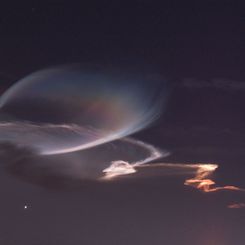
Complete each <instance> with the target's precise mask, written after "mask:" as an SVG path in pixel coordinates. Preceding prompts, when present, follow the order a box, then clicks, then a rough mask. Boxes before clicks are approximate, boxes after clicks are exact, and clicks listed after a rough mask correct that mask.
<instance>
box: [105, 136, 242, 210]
mask: <svg viewBox="0 0 245 245" xmlns="http://www.w3.org/2000/svg"><path fill="white" fill-rule="evenodd" d="M123 140H125V141H127V142H130V143H131V144H135V145H137V146H141V147H143V148H145V149H146V150H147V151H148V152H149V156H148V157H146V158H145V159H142V160H139V161H137V162H133V163H128V162H125V161H122V160H118V161H113V162H112V163H111V165H110V166H109V167H107V168H106V169H104V170H103V173H104V174H105V175H104V177H103V178H102V179H104V180H108V179H114V178H116V177H118V176H120V175H128V174H133V173H136V172H137V170H138V169H139V170H140V169H141V168H147V167H149V168H150V167H152V168H153V167H159V168H172V169H174V170H175V171H176V172H178V173H182V174H194V177H192V178H188V179H186V180H185V182H184V185H186V186H191V187H194V188H196V189H198V190H201V191H202V192H216V191H220V190H230V191H245V189H243V188H239V187H236V186H232V185H226V186H221V187H215V185H216V183H215V181H214V180H212V179H211V175H212V174H213V173H214V171H215V170H216V169H217V168H218V167H219V166H218V165H217V164H211V163H199V164H185V163H149V162H151V161H154V160H157V159H159V158H163V157H166V156H168V155H169V154H170V153H169V152H166V151H165V152H164V151H160V150H159V149H157V148H155V147H154V146H152V145H150V144H146V143H144V142H142V141H138V140H134V139H132V138H124V139H123ZM227 207H228V208H245V203H234V204H230V205H228V206H227Z"/></svg>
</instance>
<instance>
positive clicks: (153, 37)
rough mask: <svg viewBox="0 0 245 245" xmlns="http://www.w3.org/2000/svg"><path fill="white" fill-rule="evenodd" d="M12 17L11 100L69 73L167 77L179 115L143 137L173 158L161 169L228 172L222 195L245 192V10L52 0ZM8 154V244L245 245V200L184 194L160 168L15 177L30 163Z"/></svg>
mask: <svg viewBox="0 0 245 245" xmlns="http://www.w3.org/2000/svg"><path fill="white" fill-rule="evenodd" d="M0 12H1V15H0V36H1V39H0V54H1V55H0V91H1V93H2V92H4V91H5V90H6V89H7V88H8V87H9V86H10V85H12V84H13V83H14V82H16V81H17V80H19V79H20V78H22V77H23V76H25V75H27V74H29V73H31V72H33V71H35V70H38V69H42V68H45V67H49V66H53V65H59V64H68V63H74V62H81V63H89V64H90V65H91V64H92V65H93V64H96V65H97V64H101V65H111V64H114V65H116V66H117V67H122V68H124V67H131V69H132V67H135V69H137V71H139V70H140V69H146V68H147V69H149V70H150V71H156V72H158V73H160V74H161V75H162V76H164V77H165V78H166V80H168V81H169V84H170V87H171V94H170V96H169V100H168V103H167V107H166V109H165V112H164V113H163V115H162V117H161V118H160V119H159V120H158V121H157V122H155V123H154V124H153V125H152V126H151V127H149V128H147V129H145V130H143V131H141V132H139V133H137V134H135V135H134V136H135V138H137V139H140V140H144V141H146V142H148V143H151V144H153V145H155V146H156V147H159V148H163V149H167V150H169V151H170V152H171V153H172V154H171V155H170V156H169V157H167V158H165V159H163V160H161V162H165V161H166V162H171V163H196V162H204V163H206V162H211V163H217V164H219V168H218V169H217V171H216V172H215V173H214V175H213V178H212V179H215V181H216V182H217V184H218V185H219V186H224V185H235V186H239V187H245V180H244V173H245V165H244V158H245V153H244V147H245V129H244V123H245V113H244V105H245V71H244V61H245V60H244V57H245V56H244V55H245V32H244V25H245V13H244V8H243V5H242V2H239V1H227V0H226V1H219V0H216V1H209V0H207V1H169V2H168V1H147V0H138V1H92V2H91V3H90V4H82V3H80V4H78V3H77V4H73V3H71V2H70V1H50V3H48V4H46V3H33V4H24V3H18V4H15V5H9V6H5V7H1V10H0ZM0 137H1V135H0ZM6 153H7V154H6ZM0 156H1V164H2V166H1V168H0V170H1V171H0V180H1V185H0V195H1V202H0V217H1V219H0V243H1V244H5V245H15V244H26V245H29V244H30V245H49V244H50V245H51V244H60V245H65V244H69V245H73V244H74V245H77V244H107V245H108V244H113V245H114V244H118V245H121V244H122V245H125V244H127V245H131V244H132V245H136V244H140V245H148V244H154V245H158V244H159V245H163V244H168V245H175V244H181V245H182V244H188V245H192V244H193V245H194V244H198V245H218V244H222V245H243V244H244V242H245V209H244V208H241V209H228V208H227V207H226V206H227V205H228V204H229V203H232V202H235V203H244V202H245V193H242V192H229V191H220V192H217V193H202V192H200V191H198V190H196V189H194V188H190V187H187V186H184V185H183V182H184V180H185V179H186V176H185V175H176V174H172V173H171V172H170V173H169V172H164V171H163V170H161V171H160V170H159V169H158V168H156V169H154V168H153V169H152V170H151V172H150V173H147V174H146V176H144V177H142V176H137V178H122V179H120V180H117V181H112V182H107V183H96V182H88V181H84V182H83V181H81V182H79V183H77V182H76V183H73V180H69V179H62V178H58V177H57V175H53V174H52V173H51V174H50V172H47V171H46V170H45V168H46V166H47V164H46V165H45V167H43V168H40V172H39V169H38V173H37V171H36V170H35V171H33V169H32V168H31V167H28V166H29V165H28V164H30V165H31V162H30V163H29V162H28V164H27V169H24V173H25V174H23V172H22V171H21V166H20V168H19V167H18V166H17V165H14V166H15V168H14V169H12V171H8V166H9V164H10V159H12V158H13V156H14V157H16V159H18V161H19V158H21V156H23V155H22V153H19V152H18V151H16V150H15V149H12V148H10V149H6V148H4V147H2V148H1V149H0ZM14 159H15V158H14ZM24 160H25V159H24ZM44 161H45V159H44ZM59 161H62V160H61V159H59V160H56V162H55V164H59ZM53 162H54V161H53ZM20 163H22V166H23V161H20ZM24 164H25V163H24ZM25 166H26V165H24V168H25ZM144 171H145V170H144ZM139 175H140V174H139ZM142 175H144V174H142ZM25 206H27V208H25Z"/></svg>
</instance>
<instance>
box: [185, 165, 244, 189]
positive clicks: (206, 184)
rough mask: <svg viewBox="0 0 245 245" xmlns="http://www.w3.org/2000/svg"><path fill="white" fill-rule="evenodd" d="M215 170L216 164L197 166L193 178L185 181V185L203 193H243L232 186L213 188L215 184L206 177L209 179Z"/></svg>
mask: <svg viewBox="0 0 245 245" xmlns="http://www.w3.org/2000/svg"><path fill="white" fill-rule="evenodd" d="M194 166H195V165H194ZM217 168H218V165H216V164H197V171H196V175H195V176H194V178H191V179H187V180H186V181H185V185H188V186H193V187H195V188H197V189H200V190H202V191H203V192H214V191H219V190H233V191H245V190H244V189H242V188H239V187H236V186H232V185H227V186H223V187H213V186H214V185H215V184H216V183H215V182H214V181H213V180H211V179H209V178H207V177H209V176H210V175H211V174H212V173H213V172H214V171H215V170H216V169H217Z"/></svg>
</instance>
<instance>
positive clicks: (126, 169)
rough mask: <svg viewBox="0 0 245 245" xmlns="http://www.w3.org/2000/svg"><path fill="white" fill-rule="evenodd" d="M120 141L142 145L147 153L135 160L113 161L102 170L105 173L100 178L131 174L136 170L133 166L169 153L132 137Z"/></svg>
mask: <svg viewBox="0 0 245 245" xmlns="http://www.w3.org/2000/svg"><path fill="white" fill-rule="evenodd" d="M121 140H122V141H125V142H128V143H130V144H133V145H136V146H139V147H142V148H143V149H145V150H147V151H148V152H149V155H148V156H147V157H145V158H143V159H141V160H139V161H137V162H133V163H128V162H125V161H123V160H117V161H113V162H112V163H111V165H110V166H109V167H108V168H106V169H104V170H103V173H104V174H105V176H104V177H102V179H111V178H114V177H117V176H120V175H126V174H132V173H135V172H137V171H136V169H135V168H137V167H139V166H145V164H146V163H149V162H151V161H154V160H157V159H159V158H163V157H166V156H168V155H169V154H170V153H169V152H168V151H162V150H159V149H157V148H156V147H154V146H153V145H150V144H147V143H144V142H142V141H139V140H135V139H133V138H129V137H127V138H123V139H121Z"/></svg>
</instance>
